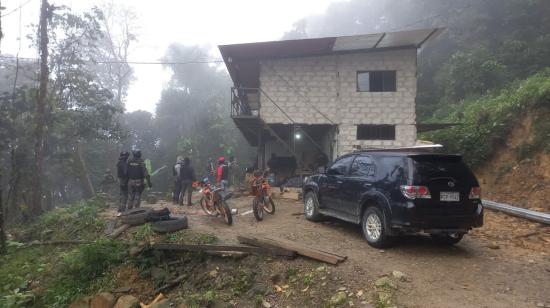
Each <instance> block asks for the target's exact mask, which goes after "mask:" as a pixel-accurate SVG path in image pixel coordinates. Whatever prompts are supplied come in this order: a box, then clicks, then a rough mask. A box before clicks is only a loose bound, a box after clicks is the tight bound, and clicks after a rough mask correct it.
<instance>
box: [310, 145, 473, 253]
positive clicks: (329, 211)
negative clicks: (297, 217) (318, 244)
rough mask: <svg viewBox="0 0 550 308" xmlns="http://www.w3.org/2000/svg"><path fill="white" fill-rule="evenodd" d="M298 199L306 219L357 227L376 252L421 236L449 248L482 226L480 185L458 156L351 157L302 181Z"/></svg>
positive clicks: (363, 154)
mask: <svg viewBox="0 0 550 308" xmlns="http://www.w3.org/2000/svg"><path fill="white" fill-rule="evenodd" d="M303 195H304V214H305V217H306V218H307V219H308V220H311V221H316V220H319V219H320V218H321V217H322V216H332V217H336V218H339V219H342V220H345V221H349V222H352V223H356V224H361V226H362V229H363V235H364V236H365V238H366V240H367V242H368V243H369V244H370V245H371V246H373V247H378V248H379V247H384V246H386V245H387V244H389V243H390V240H391V239H392V237H393V236H396V235H399V234H403V233H411V232H420V231H424V232H426V233H429V234H430V235H431V236H432V238H433V239H434V241H436V242H439V243H442V244H449V245H452V244H455V243H458V242H459V241H460V240H461V239H462V237H463V235H464V234H466V233H468V231H469V230H470V229H472V228H476V227H481V226H482V225H483V207H482V205H481V192H480V188H479V184H478V182H477V179H476V177H475V176H474V174H473V173H472V172H471V171H470V169H469V168H468V166H466V164H465V163H464V162H463V161H462V157H461V156H460V155H448V154H433V153H420V152H419V153H415V152H400V151H361V152H355V153H353V154H348V155H344V156H341V157H339V158H337V159H336V160H335V161H334V162H333V163H332V164H331V165H329V167H328V168H327V170H326V172H325V173H322V174H317V175H313V176H310V177H307V178H305V179H304V186H303Z"/></svg>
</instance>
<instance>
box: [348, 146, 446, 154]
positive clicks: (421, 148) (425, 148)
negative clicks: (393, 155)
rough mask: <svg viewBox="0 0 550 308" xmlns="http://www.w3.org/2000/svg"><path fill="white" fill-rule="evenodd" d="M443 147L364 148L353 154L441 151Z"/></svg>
mask: <svg viewBox="0 0 550 308" xmlns="http://www.w3.org/2000/svg"><path fill="white" fill-rule="evenodd" d="M441 148H443V145H441V144H425V145H414V146H410V147H390V148H375V147H373V148H365V149H358V150H355V151H354V152H388V151H410V150H428V149H441Z"/></svg>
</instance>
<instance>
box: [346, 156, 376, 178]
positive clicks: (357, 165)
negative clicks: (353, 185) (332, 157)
mask: <svg viewBox="0 0 550 308" xmlns="http://www.w3.org/2000/svg"><path fill="white" fill-rule="evenodd" d="M350 174H351V175H356V176H374V164H373V163H372V159H371V158H370V157H368V156H357V157H356V158H355V160H354V161H353V164H352V165H351V171H350Z"/></svg>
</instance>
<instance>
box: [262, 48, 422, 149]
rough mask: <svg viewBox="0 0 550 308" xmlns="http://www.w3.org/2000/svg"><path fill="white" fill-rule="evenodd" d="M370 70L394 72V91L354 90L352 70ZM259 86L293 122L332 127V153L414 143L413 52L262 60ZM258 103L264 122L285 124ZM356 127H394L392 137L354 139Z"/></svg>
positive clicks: (273, 110) (275, 110)
mask: <svg viewBox="0 0 550 308" xmlns="http://www.w3.org/2000/svg"><path fill="white" fill-rule="evenodd" d="M376 70H395V71H397V91H396V92H357V79H356V76H357V71H376ZM260 87H261V88H262V89H263V91H265V93H266V94H267V95H268V96H269V98H271V99H272V100H273V101H274V102H275V103H277V105H278V106H280V107H281V108H282V109H283V110H284V111H285V112H286V113H287V114H288V115H289V116H290V117H291V118H292V120H294V121H295V122H296V123H300V124H331V121H332V122H333V123H336V124H337V125H338V128H339V133H338V136H337V147H336V148H337V149H336V153H335V154H337V155H341V154H344V153H348V152H350V151H352V150H353V148H354V146H362V147H367V146H411V145H414V144H415V142H416V126H415V124H416V113H415V99H416V49H414V48H412V49H403V50H391V51H377V52H369V53H357V54H342V55H331V56H321V57H304V58H291V59H277V60H266V61H262V62H261V68H260ZM260 101H261V105H262V108H261V112H260V113H261V117H262V119H263V120H264V121H265V122H266V123H268V124H270V123H273V124H274V123H286V124H290V123H291V121H290V120H289V119H288V118H287V117H286V116H285V115H284V114H283V113H282V112H281V111H280V110H279V109H278V108H277V107H276V106H275V105H274V104H273V103H272V102H271V101H270V99H268V98H267V97H266V96H265V95H262V96H261V98H260ZM312 106H315V108H316V109H318V110H319V111H320V112H317V111H316V110H315V108H313V107H312ZM321 113H322V114H324V115H325V116H326V117H325V116H323V115H322V114H321ZM327 118H328V119H327ZM329 120H330V121H329ZM358 124H393V125H396V138H395V140H357V138H356V137H357V125H358Z"/></svg>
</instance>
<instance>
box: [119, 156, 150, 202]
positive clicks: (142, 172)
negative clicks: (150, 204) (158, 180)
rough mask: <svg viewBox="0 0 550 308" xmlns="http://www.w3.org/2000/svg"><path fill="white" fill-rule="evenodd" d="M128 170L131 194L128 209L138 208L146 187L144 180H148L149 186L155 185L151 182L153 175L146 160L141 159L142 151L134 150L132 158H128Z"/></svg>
mask: <svg viewBox="0 0 550 308" xmlns="http://www.w3.org/2000/svg"><path fill="white" fill-rule="evenodd" d="M126 172H127V174H128V189H129V191H130V196H129V198H128V206H127V207H128V209H129V210H130V209H132V208H138V207H139V205H140V202H141V193H142V192H143V190H144V189H145V183H144V180H147V185H149V188H151V187H153V185H152V184H151V177H150V176H149V172H147V168H146V167H145V162H144V161H143V159H141V151H140V150H134V151H132V158H131V159H130V160H128V163H127V164H126Z"/></svg>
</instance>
